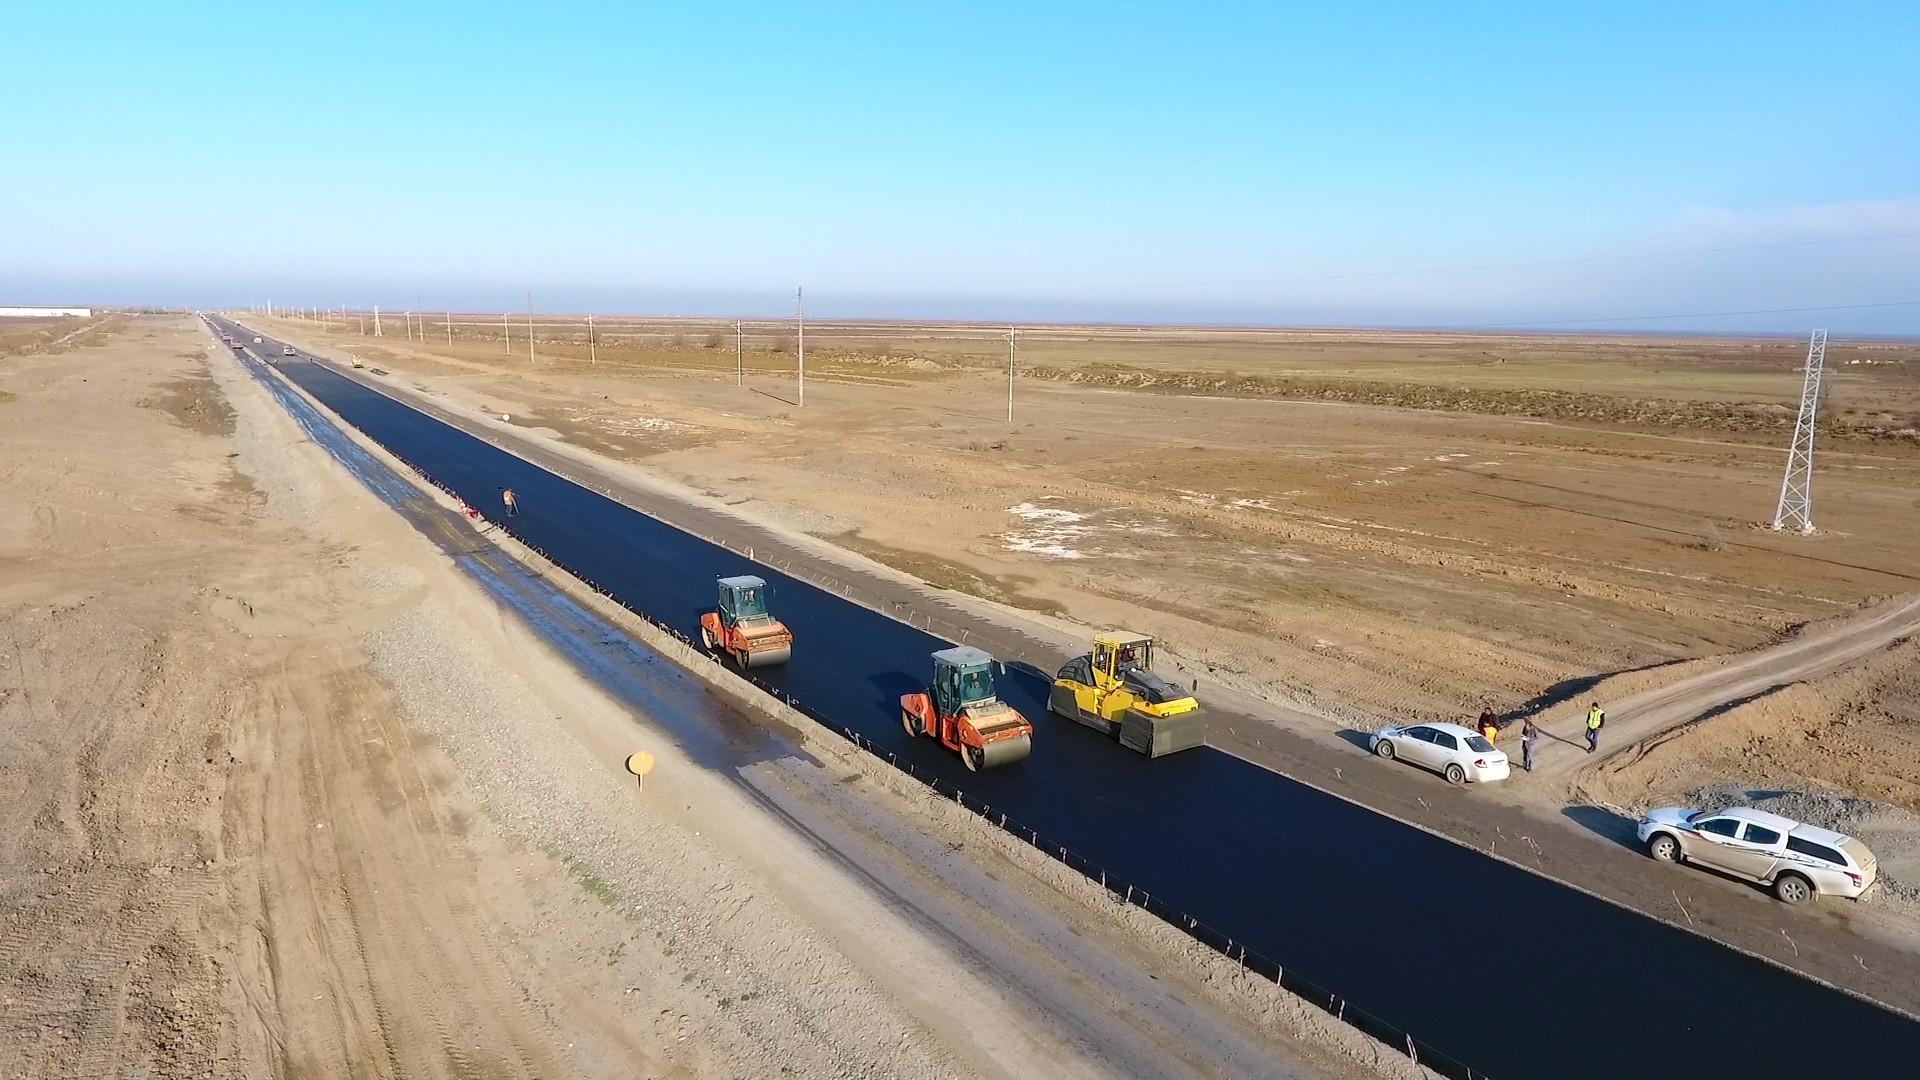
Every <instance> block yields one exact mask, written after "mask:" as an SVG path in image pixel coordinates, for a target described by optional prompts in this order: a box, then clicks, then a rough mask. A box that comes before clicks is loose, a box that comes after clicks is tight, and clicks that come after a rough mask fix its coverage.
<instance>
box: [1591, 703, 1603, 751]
mask: <svg viewBox="0 0 1920 1080" xmlns="http://www.w3.org/2000/svg"><path fill="white" fill-rule="evenodd" d="M1606 724H1607V713H1606V710H1604V709H1602V708H1601V707H1600V703H1599V702H1597V701H1596V702H1594V703H1593V705H1592V706H1590V707H1589V708H1588V709H1587V753H1589V754H1591V753H1593V752H1594V751H1595V750H1598V749H1600V729H1601V728H1603V727H1605V726H1606Z"/></svg>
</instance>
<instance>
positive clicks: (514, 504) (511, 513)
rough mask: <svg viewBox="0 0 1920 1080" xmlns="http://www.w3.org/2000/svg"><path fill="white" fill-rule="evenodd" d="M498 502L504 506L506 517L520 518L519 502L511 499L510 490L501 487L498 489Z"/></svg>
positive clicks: (511, 492)
mask: <svg viewBox="0 0 1920 1080" xmlns="http://www.w3.org/2000/svg"><path fill="white" fill-rule="evenodd" d="M500 501H501V502H502V503H505V504H506V507H507V516H508V517H519V516H520V500H518V499H516V498H514V497H513V489H512V488H510V487H503V488H501V489H500Z"/></svg>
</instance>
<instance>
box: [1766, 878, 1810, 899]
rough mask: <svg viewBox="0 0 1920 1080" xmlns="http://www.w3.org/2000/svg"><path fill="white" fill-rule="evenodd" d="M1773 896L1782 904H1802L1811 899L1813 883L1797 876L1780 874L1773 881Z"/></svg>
mask: <svg viewBox="0 0 1920 1080" xmlns="http://www.w3.org/2000/svg"><path fill="white" fill-rule="evenodd" d="M1773 895H1775V896H1777V897H1779V898H1780V900H1781V902H1782V903H1787V904H1795V905H1799V904H1804V903H1806V902H1807V901H1809V900H1811V899H1813V883H1812V882H1810V881H1808V880H1807V879H1806V878H1803V877H1801V876H1800V875H1799V874H1781V875H1780V876H1779V877H1777V878H1775V879H1774V882H1773Z"/></svg>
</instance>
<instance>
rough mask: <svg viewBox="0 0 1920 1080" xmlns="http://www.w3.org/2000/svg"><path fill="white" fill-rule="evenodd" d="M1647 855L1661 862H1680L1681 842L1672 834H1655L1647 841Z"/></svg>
mask: <svg viewBox="0 0 1920 1080" xmlns="http://www.w3.org/2000/svg"><path fill="white" fill-rule="evenodd" d="M1647 854H1649V855H1651V856H1653V857H1654V858H1655V859H1656V860H1658V861H1660V862H1679V861H1680V841H1678V840H1675V839H1674V838H1673V834H1672V833H1654V834H1653V838H1652V839H1650V840H1648V841H1647Z"/></svg>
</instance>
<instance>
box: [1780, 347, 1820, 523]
mask: <svg viewBox="0 0 1920 1080" xmlns="http://www.w3.org/2000/svg"><path fill="white" fill-rule="evenodd" d="M1826 363H1827V332H1826V331H1825V330H1815V331H1814V332H1813V337H1812V338H1810V339H1808V341H1807V376H1806V378H1805V379H1804V380H1803V381H1802V382H1801V384H1800V418H1799V419H1798V420H1796V421H1794V424H1793V445H1792V446H1791V447H1790V448H1788V450H1787V475H1786V478H1785V479H1783V480H1781V481H1780V506H1779V508H1778V509H1776V510H1775V511H1774V512H1773V527H1774V529H1775V530H1776V531H1778V530H1780V529H1784V528H1787V527H1789V526H1797V527H1798V528H1799V530H1800V531H1801V532H1803V533H1810V532H1812V531H1813V428H1814V415H1815V413H1817V412H1818V411H1819V409H1820V371H1821V369H1822V368H1824V367H1826Z"/></svg>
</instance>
